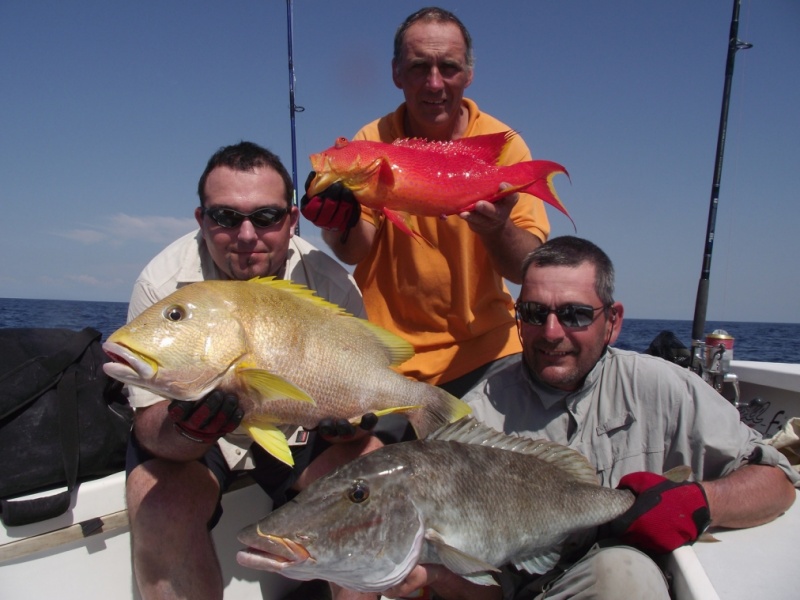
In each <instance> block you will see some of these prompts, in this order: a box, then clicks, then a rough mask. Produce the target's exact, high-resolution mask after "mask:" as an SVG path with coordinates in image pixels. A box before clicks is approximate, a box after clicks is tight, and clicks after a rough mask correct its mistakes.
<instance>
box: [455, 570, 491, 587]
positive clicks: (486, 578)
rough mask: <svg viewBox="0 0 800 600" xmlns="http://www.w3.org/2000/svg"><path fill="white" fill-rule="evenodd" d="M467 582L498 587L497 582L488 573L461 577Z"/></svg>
mask: <svg viewBox="0 0 800 600" xmlns="http://www.w3.org/2000/svg"><path fill="white" fill-rule="evenodd" d="M461 577H463V578H464V579H466V580H467V581H470V582H472V583H474V584H475V585H500V584H499V583H497V580H496V579H495V578H494V577H492V576H491V575H489V574H488V573H476V574H474V575H461Z"/></svg>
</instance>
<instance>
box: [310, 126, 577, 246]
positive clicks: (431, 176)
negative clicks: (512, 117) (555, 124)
mask: <svg viewBox="0 0 800 600" xmlns="http://www.w3.org/2000/svg"><path fill="white" fill-rule="evenodd" d="M514 135H516V134H515V132H513V131H506V132H501V133H490V134H488V135H479V136H475V137H468V138H462V139H459V140H455V141H452V142H429V141H427V140H422V139H419V138H411V139H400V140H395V141H394V142H393V143H391V144H387V143H384V142H369V141H359V140H356V141H348V140H347V139H346V138H343V137H340V138H339V139H337V140H336V144H335V145H334V146H332V147H331V148H328V149H327V150H325V151H324V152H320V153H318V154H312V155H311V157H310V158H311V166H312V168H313V169H314V171H316V173H317V175H316V177H315V178H314V180H313V181H312V182H311V185H310V186H309V188H308V192H307V193H308V195H309V196H313V195H315V194H318V193H319V192H321V191H322V190H324V189H325V188H327V187H328V186H330V185H331V184H334V183H336V182H341V183H342V184H343V185H344V186H345V187H347V188H348V189H349V190H350V191H352V192H353V194H354V195H355V197H356V198H357V199H358V201H359V202H361V204H363V205H364V206H367V207H369V208H371V209H373V210H376V211H379V212H382V213H383V214H385V215H386V218H387V219H389V220H390V221H391V222H392V223H394V224H395V225H397V227H399V228H400V229H401V230H402V231H404V232H405V233H407V234H409V235H416V234H415V233H414V232H412V231H411V229H410V227H409V226H408V224H407V221H406V219H405V218H404V216H403V215H402V214H400V213H410V214H414V215H426V216H441V217H446V216H447V215H453V214H457V213H461V212H465V211H470V210H472V209H473V208H474V207H475V204H476V203H477V202H478V201H479V200H485V201H487V202H494V201H496V200H499V199H500V198H503V197H505V196H508V195H509V194H513V193H515V192H527V193H529V194H532V195H534V196H536V197H537V198H539V199H541V200H543V201H545V202H547V203H548V204H551V205H552V206H554V207H556V208H557V209H558V210H560V211H561V212H563V213H564V214H565V215H567V217H568V218H569V219H570V221H572V217H570V216H569V213H568V212H567V209H566V208H565V207H564V205H563V204H562V203H561V200H559V198H558V196H557V194H556V191H555V188H554V187H553V184H552V179H553V177H554V176H555V175H557V174H559V173H563V174H565V175H567V176H569V175H568V174H567V171H566V169H564V167H562V166H561V165H559V164H558V163H554V162H550V161H546V160H530V161H525V162H520V163H517V164H514V165H508V166H500V165H498V164H497V163H498V161H499V159H500V156H501V155H502V153H503V151H504V150H505V149H506V147H507V146H508V143H509V141H510V140H511V138H512V137H513V136H514ZM503 182H505V183H509V184H511V187H508V188H506V189H504V190H500V191H499V190H498V188H499V186H500V184H501V183H503ZM573 225H574V221H573Z"/></svg>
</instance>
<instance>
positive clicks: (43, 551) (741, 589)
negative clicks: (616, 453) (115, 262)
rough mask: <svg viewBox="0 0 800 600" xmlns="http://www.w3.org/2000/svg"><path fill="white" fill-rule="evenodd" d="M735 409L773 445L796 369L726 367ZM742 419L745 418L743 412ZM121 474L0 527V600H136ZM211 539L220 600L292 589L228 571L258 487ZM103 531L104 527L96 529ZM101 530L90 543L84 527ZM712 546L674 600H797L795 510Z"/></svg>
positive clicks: (795, 387)
mask: <svg viewBox="0 0 800 600" xmlns="http://www.w3.org/2000/svg"><path fill="white" fill-rule="evenodd" d="M732 370H733V371H734V372H735V373H736V374H737V376H738V379H739V383H740V385H741V390H742V398H741V400H742V402H743V404H748V403H749V402H750V401H751V400H752V399H754V398H759V399H760V401H759V403H756V404H758V408H757V410H756V409H754V410H750V411H749V414H745V413H744V412H743V414H742V416H743V418H744V419H745V420H746V421H747V420H748V418H747V417H748V416H749V417H752V420H753V421H754V422H751V425H753V426H754V427H755V428H756V429H759V430H761V431H762V433H764V434H766V435H771V434H774V433H775V432H776V430H777V429H778V428H780V426H781V425H782V423H784V422H785V421H786V419H787V418H789V417H791V416H800V365H781V364H776V363H759V362H748V361H733V363H732ZM745 412H747V411H745ZM124 480H125V476H124V473H116V474H114V475H111V476H109V477H106V478H103V479H100V480H96V481H91V482H87V483H84V484H82V485H81V486H80V488H79V490H78V492H77V494H76V495H75V496H76V497H75V498H74V499H73V504H72V506H71V507H70V510H68V511H67V513H66V514H64V515H61V516H60V517H57V518H55V519H50V520H48V521H43V522H41V523H36V524H32V525H27V526H24V527H12V528H6V527H4V526H0V596H1V597H2V598H13V599H14V600H28V599H30V600H41V599H42V598H58V599H59V600H85V599H94V598H104V599H105V598H114V599H116V598H132V599H134V600H138V599H139V598H140V596H139V594H138V592H137V591H136V589H135V585H134V583H133V580H132V576H131V552H130V535H129V534H130V529H129V527H128V522H127V512H126V511H125V505H124ZM223 507H224V511H225V512H224V514H223V517H222V520H221V521H220V524H219V525H218V526H217V527H216V528H215V529H214V532H213V535H214V540H215V543H216V545H217V550H218V554H219V556H220V560H221V563H222V569H223V577H224V580H225V598H226V599H229V600H233V599H236V600H240V599H253V600H276V599H278V598H281V597H282V596H283V595H284V594H286V593H287V592H288V591H289V590H291V589H293V588H294V587H296V585H297V583H296V582H293V581H289V580H287V579H284V578H283V577H281V576H279V575H275V574H273V573H266V572H262V571H254V570H251V569H246V568H244V567H241V566H240V565H238V563H236V558H235V556H236V551H237V550H238V549H239V548H240V544H239V542H238V541H237V539H236V534H237V533H238V531H239V530H240V529H241V528H243V527H245V526H246V525H249V524H251V523H253V522H255V521H257V520H258V519H259V518H261V517H263V516H264V515H265V514H266V513H267V512H268V511H269V509H270V503H269V499H268V498H267V497H266V495H265V494H264V493H263V492H262V491H261V489H260V488H259V487H258V486H256V485H251V486H248V487H244V488H242V489H238V490H235V491H233V492H230V493H228V494H225V496H224V497H223ZM100 521H102V523H100ZM98 524H102V529H100V530H99V531H97V532H95V533H91V534H86V536H84V534H83V533H82V527H81V525H83V526H84V529H86V528H87V526H95V525H98ZM714 535H715V536H716V537H717V538H718V539H719V540H720V543H697V544H695V545H694V546H692V547H684V548H680V549H678V550H677V551H676V552H674V553H673V554H671V555H670V556H669V557H667V558H666V559H665V561H664V568H665V570H666V571H667V573H668V574H669V575H670V577H671V578H672V581H673V589H674V591H675V597H676V599H677V600H716V599H718V598H719V599H722V600H738V599H745V598H747V599H748V600H749V599H751V598H769V600H782V599H787V600H788V599H795V598H800V591H798V589H797V584H796V583H795V579H794V574H795V572H796V569H797V559H796V557H797V548H798V542H800V502H795V504H794V506H792V508H791V509H790V510H789V511H788V512H787V513H786V514H785V515H783V516H781V517H779V518H778V519H776V520H775V521H773V522H772V523H768V524H766V525H762V526H761V527H755V528H751V529H741V530H726V531H718V532H714Z"/></svg>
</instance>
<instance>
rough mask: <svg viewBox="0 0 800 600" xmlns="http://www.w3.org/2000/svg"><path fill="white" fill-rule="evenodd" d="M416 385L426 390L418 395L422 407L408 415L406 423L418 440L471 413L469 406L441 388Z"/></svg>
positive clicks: (422, 384)
mask: <svg viewBox="0 0 800 600" xmlns="http://www.w3.org/2000/svg"><path fill="white" fill-rule="evenodd" d="M417 385H419V386H425V387H426V388H428V390H427V391H424V390H423V391H422V393H421V394H420V396H421V398H422V400H421V405H422V406H421V407H420V408H419V409H417V410H414V411H411V412H409V413H408V421H409V422H410V423H411V426H412V427H413V428H414V431H415V432H416V434H417V437H418V438H420V439H422V438H424V437H427V435H428V434H430V433H433V432H434V431H436V430H437V429H439V428H440V427H442V426H444V425H447V424H448V423H453V422H455V421H458V420H459V419H460V418H462V417H465V416H467V415H468V414H470V413H471V412H472V409H471V408H470V407H469V404H467V403H466V402H464V401H463V400H459V399H458V398H456V397H455V396H453V395H452V394H449V393H448V392H446V391H445V390H443V389H442V388H439V387H436V386H434V385H431V384H429V383H421V382H420V383H417Z"/></svg>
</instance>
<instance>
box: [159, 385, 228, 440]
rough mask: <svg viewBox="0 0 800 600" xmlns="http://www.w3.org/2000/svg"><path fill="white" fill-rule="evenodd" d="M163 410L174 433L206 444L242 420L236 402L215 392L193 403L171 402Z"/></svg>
mask: <svg viewBox="0 0 800 600" xmlns="http://www.w3.org/2000/svg"><path fill="white" fill-rule="evenodd" d="M167 411H168V412H169V416H170V418H171V419H172V420H173V421H174V422H175V429H177V430H178V433H180V434H181V435H182V436H183V437H185V438H187V439H190V440H192V441H193V442H203V443H206V444H212V443H214V442H216V441H217V440H218V439H219V438H220V437H222V436H223V435H225V434H226V433H230V432H231V431H233V430H234V429H236V428H237V427H238V426H239V423H241V422H242V418H243V417H244V410H242V409H241V408H240V407H239V399H238V398H237V397H236V396H235V395H233V394H223V393H222V392H220V391H217V390H215V391H213V392H211V393H210V394H208V395H207V396H206V397H205V398H202V399H200V400H197V401H194V402H189V401H185V400H173V401H172V402H170V404H169V407H168V408H167Z"/></svg>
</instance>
